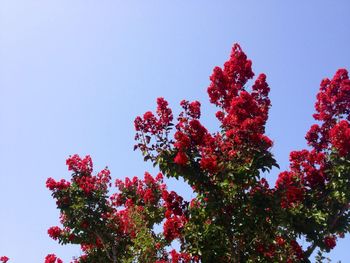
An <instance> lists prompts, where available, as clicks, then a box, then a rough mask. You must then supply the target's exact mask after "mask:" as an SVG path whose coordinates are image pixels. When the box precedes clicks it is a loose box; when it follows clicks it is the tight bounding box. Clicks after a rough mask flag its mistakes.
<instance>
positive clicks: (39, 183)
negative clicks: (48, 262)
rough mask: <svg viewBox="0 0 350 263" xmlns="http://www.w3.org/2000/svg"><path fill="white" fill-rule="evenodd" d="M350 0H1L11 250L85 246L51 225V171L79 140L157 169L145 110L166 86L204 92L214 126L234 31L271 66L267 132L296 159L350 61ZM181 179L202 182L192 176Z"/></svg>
mask: <svg viewBox="0 0 350 263" xmlns="http://www.w3.org/2000/svg"><path fill="white" fill-rule="evenodd" d="M349 10H350V2H349V1H347V0H344V1H340V0H339V1H330V0H329V1H320V0H310V1H298V2H297V1H288V0H287V1H279V0H276V1H267V0H266V1H249V0H245V1H233V0H227V1H224V0H220V1H204V0H187V1H165V0H159V1H153V0H147V1H134V0H124V1H118V0H102V1H97V0H94V1H92V0H74V1H72V0H59V1H54V0H52V1H47V0H23V1H19V0H18V1H17V0H3V1H1V3H0V165H1V166H0V255H8V256H9V257H11V258H12V259H13V260H12V261H11V262H13V263H23V262H29V263H39V262H43V258H44V257H45V255H46V254H48V253H51V252H54V253H56V254H57V255H59V256H61V257H62V259H64V260H67V261H68V260H69V259H71V256H74V255H75V256H79V249H78V248H76V247H61V246H60V245H58V244H56V242H55V241H53V240H51V239H50V238H49V237H48V236H47V234H46V231H47V228H48V227H50V226H52V225H57V224H58V211H57V210H56V206H55V202H54V200H53V199H52V198H51V196H50V192H49V191H48V190H47V189H46V188H45V181H46V178H47V177H54V178H56V179H60V178H69V173H68V172H67V169H66V166H65V159H66V157H68V155H70V154H74V153H78V154H81V155H85V154H90V155H91V156H92V158H93V160H94V163H95V167H96V170H98V169H102V168H103V167H104V166H105V165H108V166H109V167H110V169H111V171H112V175H113V178H123V177H124V176H134V175H139V176H142V175H143V173H144V171H145V170H149V171H154V170H153V169H152V168H151V165H150V164H145V163H143V159H142V157H141V155H140V153H139V152H133V150H132V148H133V144H134V142H133V136H134V131H133V120H134V117H135V116H137V115H139V114H142V113H144V112H145V111H147V110H152V109H154V108H155V99H156V98H157V97H159V96H164V97H165V98H166V99H168V100H169V102H170V104H171V106H172V107H173V108H174V110H175V112H176V111H177V109H178V108H179V107H178V103H179V101H180V100H182V99H185V98H186V99H189V100H194V99H197V100H200V101H201V102H202V105H203V111H204V114H203V117H202V119H203V120H204V122H205V123H206V124H207V125H208V126H209V127H210V128H211V129H213V131H214V128H215V127H216V125H217V123H216V122H215V121H214V118H213V117H212V113H213V111H214V108H213V107H212V106H211V105H210V104H209V103H208V97H207V94H206V88H207V86H208V84H209V79H208V77H209V75H210V74H211V71H212V69H213V67H214V66H216V65H220V66H221V65H222V64H223V63H224V61H226V60H227V58H228V55H229V53H230V49H231V46H232V44H233V43H235V42H238V43H240V44H241V46H242V48H243V49H244V51H245V52H246V53H247V55H248V57H249V58H250V59H252V61H253V70H254V72H255V73H256V74H258V73H260V72H264V73H266V74H267V78H268V82H269V84H270V87H271V99H272V104H273V106H272V109H271V112H270V113H271V114H270V120H269V124H268V127H267V133H268V135H269V136H270V137H271V138H272V139H273V140H274V142H275V145H274V148H273V152H274V153H275V156H276V158H277V160H278V161H279V163H280V166H281V168H282V169H286V168H287V167H288V154H289V152H290V151H291V150H293V149H301V148H304V147H306V143H305V140H304V135H305V133H306V131H307V130H308V129H309V126H310V125H311V124H312V123H313V121H312V118H311V114H312V113H313V105H314V101H315V95H316V93H317V90H318V88H319V83H320V81H321V79H322V78H324V77H332V76H333V74H334V73H335V71H336V70H337V69H338V68H341V67H345V68H347V69H350V50H349V42H350V16H349ZM154 172H155V171H154ZM277 173H278V171H277V170H276V171H273V173H272V174H271V175H268V176H267V177H268V178H269V181H270V182H273V181H274V180H275V178H276V175H277ZM170 187H171V188H173V189H176V190H177V191H179V192H180V193H182V194H183V195H185V196H186V197H188V198H189V197H190V196H191V193H190V191H189V190H188V188H186V187H184V185H183V184H182V183H181V182H177V181H172V182H171V184H170ZM349 246H350V236H347V237H346V238H345V239H344V240H340V241H339V244H338V246H337V248H336V249H335V250H334V252H333V253H332V254H331V257H332V258H333V259H334V261H335V260H342V262H350V254H349V253H348V251H347V250H348V249H347V248H348V247H349Z"/></svg>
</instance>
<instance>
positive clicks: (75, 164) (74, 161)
mask: <svg viewBox="0 0 350 263" xmlns="http://www.w3.org/2000/svg"><path fill="white" fill-rule="evenodd" d="M66 164H67V165H68V170H69V171H73V172H75V173H81V174H91V173H92V168H93V165H92V160H91V157H90V156H89V155H87V156H85V158H84V159H81V158H80V157H79V155H77V154H75V155H73V156H71V157H69V158H68V159H67V161H66Z"/></svg>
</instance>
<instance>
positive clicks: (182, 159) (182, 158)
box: [174, 151, 188, 165]
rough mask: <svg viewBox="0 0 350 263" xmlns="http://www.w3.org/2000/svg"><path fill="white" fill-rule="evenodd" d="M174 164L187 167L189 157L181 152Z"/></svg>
mask: <svg viewBox="0 0 350 263" xmlns="http://www.w3.org/2000/svg"><path fill="white" fill-rule="evenodd" d="M174 162H175V163H176V164H178V165H186V164H187V162H188V158H187V155H186V154H185V153H184V152H182V151H179V152H178V153H177V154H176V156H175V159H174Z"/></svg>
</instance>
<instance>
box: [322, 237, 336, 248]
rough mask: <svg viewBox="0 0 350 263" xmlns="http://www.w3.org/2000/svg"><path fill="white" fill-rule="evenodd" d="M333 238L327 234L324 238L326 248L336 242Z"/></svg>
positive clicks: (334, 244) (333, 245)
mask: <svg viewBox="0 0 350 263" xmlns="http://www.w3.org/2000/svg"><path fill="white" fill-rule="evenodd" d="M335 240H336V239H335V237H334V236H327V237H325V238H324V240H323V242H324V244H325V246H326V247H327V248H328V249H333V248H334V247H335V246H336V244H337V243H336V241H335Z"/></svg>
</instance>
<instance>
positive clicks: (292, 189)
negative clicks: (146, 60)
mask: <svg viewBox="0 0 350 263" xmlns="http://www.w3.org/2000/svg"><path fill="white" fill-rule="evenodd" d="M253 76H254V73H253V71H252V63H251V61H250V60H249V59H247V56H246V55H245V54H244V52H243V51H242V49H241V47H240V46H239V45H238V44H235V45H234V46H233V48H232V52H231V56H230V58H229V60H228V61H227V62H226V63H225V64H224V67H223V68H220V67H215V68H214V71H213V74H212V75H211V77H210V81H211V83H210V86H209V88H208V94H209V97H210V102H211V103H213V104H214V105H215V106H216V107H218V112H217V113H216V117H217V119H218V121H219V124H220V127H219V129H218V132H215V133H209V132H208V130H207V129H206V128H205V127H204V126H203V125H202V124H201V122H200V121H199V119H200V116H201V111H200V103H199V102H198V101H194V102H189V101H185V100H184V101H182V102H181V107H182V109H183V110H182V112H181V113H180V114H179V116H178V118H177V119H176V120H174V118H173V114H172V111H171V109H170V108H169V107H168V103H167V102H166V101H165V100H164V99H163V98H158V99H157V109H156V114H153V113H152V112H146V113H145V114H144V115H143V116H142V117H137V118H136V119H135V129H136V136H135V139H136V141H137V144H136V145H135V149H139V150H140V151H141V152H142V154H143V156H144V160H145V161H150V162H152V163H153V165H154V166H156V167H158V168H159V170H160V172H161V173H159V174H158V175H157V176H155V177H152V176H151V175H150V174H149V173H145V176H144V178H143V179H142V180H141V179H138V178H136V177H134V178H132V179H129V178H126V179H125V181H120V180H117V181H116V183H115V186H116V188H117V189H118V191H117V192H111V187H112V183H111V177H110V172H109V170H108V169H107V168H106V169H104V170H103V171H101V172H99V173H98V174H97V175H93V173H92V170H93V169H92V168H93V165H92V161H91V158H90V157H89V156H86V157H85V158H80V157H79V156H78V155H74V156H71V157H70V158H69V159H67V165H68V169H69V170H70V171H72V173H73V174H72V178H71V181H70V182H69V181H65V180H60V181H55V180H54V179H52V178H49V179H48V180H47V184H46V185H47V187H48V188H49V189H50V190H51V191H52V196H53V197H54V198H55V199H56V200H57V202H56V203H57V208H58V209H59V210H60V212H61V217H60V219H61V223H62V225H63V228H61V227H57V226H56V227H52V228H50V229H49V230H48V233H49V235H50V236H51V237H52V238H53V239H55V240H58V242H60V243H61V244H67V243H71V244H79V245H81V248H82V251H83V255H82V256H81V257H79V258H77V259H74V262H113V263H116V262H118V263H119V262H152V263H153V262H156V263H165V262H232V263H235V262H310V261H309V258H310V256H311V254H312V253H313V251H314V250H315V249H319V254H318V259H321V258H324V257H323V256H322V252H329V251H330V250H331V249H333V248H334V247H335V245H336V240H337V238H339V237H343V236H344V234H345V233H347V232H349V229H350V228H349V227H350V223H349V222H350V214H349V200H350V176H349V174H350V160H349V154H350V153H349V152H350V125H349V121H350V116H349V113H350V80H349V77H348V73H347V71H346V70H345V69H340V70H338V71H337V72H336V74H335V75H334V77H333V78H332V79H324V80H323V81H322V82H321V87H320V91H319V93H318V95H317V101H316V104H315V109H316V113H315V114H314V115H313V116H314V119H315V120H316V121H317V124H315V125H313V126H312V127H311V128H310V130H309V132H308V133H307V135H306V137H305V138H306V140H307V142H308V145H309V149H304V150H301V151H293V152H291V154H290V169H289V170H288V171H284V172H281V173H280V174H279V176H278V179H277V181H276V184H275V186H274V187H270V186H269V184H268V182H267V180H266V179H265V178H263V176H262V173H264V172H269V171H270V170H271V169H272V167H278V164H277V162H276V160H275V159H274V157H273V155H272V153H271V151H270V150H271V147H272V145H273V143H272V141H271V139H270V138H268V137H267V136H266V135H265V123H266V121H267V119H268V111H269V108H270V105H271V104H270V100H269V97H268V94H269V90H270V88H269V86H268V84H267V82H266V76H265V75H264V74H260V75H259V76H258V77H257V78H256V80H255V81H254V84H253V85H252V86H251V87H248V85H247V82H248V80H250V79H252V78H253ZM163 175H164V176H166V177H171V178H179V177H182V178H183V179H184V180H185V182H187V183H188V184H189V185H190V186H191V187H192V189H193V191H194V193H195V194H196V197H195V198H193V199H192V200H189V201H185V200H184V199H183V198H182V197H181V196H179V195H178V194H177V193H175V192H174V191H169V190H168V189H167V187H166V185H165V184H164V182H163ZM156 225H161V226H162V228H163V231H162V232H161V233H157V232H156V231H155V226H156ZM301 239H303V240H305V241H306V243H307V246H306V247H304V248H303V247H301V246H300V244H299V242H300V240H301ZM175 240H176V241H178V242H179V244H180V245H179V249H178V251H176V250H174V249H173V250H171V251H169V250H170V249H169V246H170V245H171V244H172V242H173V241H175ZM45 262H47V263H55V262H62V261H61V260H60V259H58V258H57V257H56V256H55V255H54V254H50V255H48V256H47V257H46V260H45Z"/></svg>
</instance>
